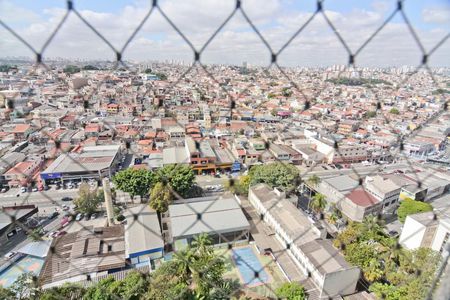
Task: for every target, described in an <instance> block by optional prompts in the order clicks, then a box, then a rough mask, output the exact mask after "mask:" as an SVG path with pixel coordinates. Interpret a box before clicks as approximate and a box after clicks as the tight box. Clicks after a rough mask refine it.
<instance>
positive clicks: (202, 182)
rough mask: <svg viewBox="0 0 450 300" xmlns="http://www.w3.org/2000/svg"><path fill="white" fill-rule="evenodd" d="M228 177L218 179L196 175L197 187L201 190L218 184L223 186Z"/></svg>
mask: <svg viewBox="0 0 450 300" xmlns="http://www.w3.org/2000/svg"><path fill="white" fill-rule="evenodd" d="M228 180H229V179H228V177H226V176H221V177H220V178H216V177H214V176H210V175H205V176H203V175H198V176H196V181H197V184H198V185H199V186H201V187H202V188H204V187H205V186H208V185H218V184H222V185H225V183H226V182H227V181H228Z"/></svg>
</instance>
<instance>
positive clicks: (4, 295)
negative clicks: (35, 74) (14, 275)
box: [0, 66, 15, 299]
mask: <svg viewBox="0 0 450 300" xmlns="http://www.w3.org/2000/svg"><path fill="white" fill-rule="evenodd" d="M0 67H1V66H0ZM0 72H2V71H1V70H0ZM0 299H15V295H14V293H13V291H12V290H11V289H6V288H4V287H3V286H1V285H0Z"/></svg>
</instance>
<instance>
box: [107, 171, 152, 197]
mask: <svg viewBox="0 0 450 300" xmlns="http://www.w3.org/2000/svg"><path fill="white" fill-rule="evenodd" d="M113 183H114V185H115V186H116V188H117V189H119V190H121V191H124V192H126V193H129V194H130V196H131V197H132V198H133V197H134V196H137V195H139V196H141V197H144V196H146V195H148V193H149V191H150V189H151V187H152V186H153V185H154V184H155V174H154V173H153V172H151V171H149V170H145V169H133V168H128V169H125V170H122V171H120V172H117V173H116V175H114V177H113Z"/></svg>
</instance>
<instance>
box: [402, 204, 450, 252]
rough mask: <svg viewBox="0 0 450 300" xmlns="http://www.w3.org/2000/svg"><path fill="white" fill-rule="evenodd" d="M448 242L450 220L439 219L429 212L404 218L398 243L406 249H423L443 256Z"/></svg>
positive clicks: (449, 238) (449, 237)
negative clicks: (429, 249) (428, 249)
mask: <svg viewBox="0 0 450 300" xmlns="http://www.w3.org/2000/svg"><path fill="white" fill-rule="evenodd" d="M449 240H450V218H448V217H442V218H440V217H438V216H437V215H435V213H434V212H432V211H429V212H424V213H419V214H414V215H409V216H407V217H406V220H405V225H404V226H403V230H402V233H401V235H400V240H399V242H400V244H401V245H403V246H404V247H405V248H408V249H417V248H420V247H425V248H431V249H433V250H435V251H438V252H440V253H441V254H444V253H443V252H444V249H445V245H446V243H448V242H449Z"/></svg>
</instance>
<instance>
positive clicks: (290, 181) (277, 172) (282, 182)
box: [249, 162, 300, 192]
mask: <svg viewBox="0 0 450 300" xmlns="http://www.w3.org/2000/svg"><path fill="white" fill-rule="evenodd" d="M249 176H250V185H254V184H257V183H266V184H268V185H269V186H270V187H281V188H283V189H284V190H285V191H286V192H291V191H293V190H294V189H295V188H296V187H297V184H298V182H299V178H300V175H299V171H298V169H297V168H296V167H295V166H293V165H289V164H285V163H281V162H276V163H272V164H267V165H258V166H253V167H252V168H251V169H250V172H249Z"/></svg>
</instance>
